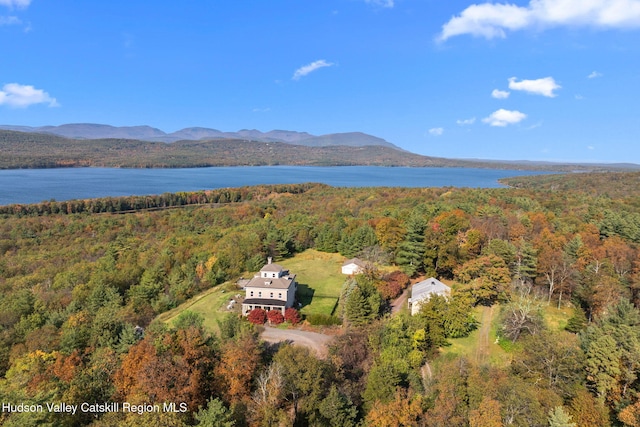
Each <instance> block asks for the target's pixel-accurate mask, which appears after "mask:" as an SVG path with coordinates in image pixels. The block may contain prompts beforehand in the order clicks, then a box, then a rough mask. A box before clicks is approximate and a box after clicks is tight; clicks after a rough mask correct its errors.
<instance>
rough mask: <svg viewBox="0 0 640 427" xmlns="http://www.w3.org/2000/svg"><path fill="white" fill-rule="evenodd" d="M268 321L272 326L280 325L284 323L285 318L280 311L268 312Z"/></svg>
mask: <svg viewBox="0 0 640 427" xmlns="http://www.w3.org/2000/svg"><path fill="white" fill-rule="evenodd" d="M267 319H269V323H271V324H272V325H279V324H280V323H282V322H284V316H283V315H282V312H281V311H280V310H271V311H268V312H267Z"/></svg>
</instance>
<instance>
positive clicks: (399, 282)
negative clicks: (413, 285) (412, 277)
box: [378, 271, 409, 299]
mask: <svg viewBox="0 0 640 427" xmlns="http://www.w3.org/2000/svg"><path fill="white" fill-rule="evenodd" d="M408 284H409V276H407V275H406V274H404V273H403V272H402V271H394V272H393V273H389V274H387V275H386V276H385V277H384V279H383V281H382V282H381V283H380V285H379V286H378V290H379V291H380V294H381V295H382V297H383V298H385V299H394V298H396V297H398V296H399V295H400V294H401V293H402V291H403V290H404V289H405V288H406V287H407V285H408Z"/></svg>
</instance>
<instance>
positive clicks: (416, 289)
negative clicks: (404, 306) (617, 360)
mask: <svg viewBox="0 0 640 427" xmlns="http://www.w3.org/2000/svg"><path fill="white" fill-rule="evenodd" d="M432 295H440V296H443V297H445V298H448V297H449V295H451V288H450V287H449V286H447V285H445V284H444V283H442V282H441V281H439V280H438V279H436V278H433V277H430V278H428V279H426V280H423V281H422V282H418V283H416V284H414V285H413V286H412V287H411V298H409V309H410V310H411V315H412V316H413V315H415V314H416V313H418V312H419V311H420V305H421V304H422V303H423V302H425V301H429V298H431V296H432Z"/></svg>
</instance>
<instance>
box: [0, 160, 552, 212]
mask: <svg viewBox="0 0 640 427" xmlns="http://www.w3.org/2000/svg"><path fill="white" fill-rule="evenodd" d="M539 173H540V172H531V171H516V170H494V169H469V168H404V167H397V168H390V167H376V166H339V167H312V166H261V167H255V166H254V167H249V166H247V167H244V166H242V167H213V168H195V169H193V168H192V169H112V168H63V169H20V170H2V171H0V205H8V204H12V203H38V202H42V201H45V200H51V199H55V200H58V201H62V200H71V199H89V198H95V197H107V196H130V195H146V194H160V193H167V192H169V193H173V192H178V191H197V190H205V189H213V188H225V187H242V186H245V185H258V184H295V183H303V182H321V183H324V184H328V185H331V186H335V187H378V186H385V187H445V186H452V187H479V188H496V187H502V185H501V184H500V183H498V179H500V178H506V177H510V176H518V175H534V174H539Z"/></svg>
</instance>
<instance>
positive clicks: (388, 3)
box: [364, 0, 394, 8]
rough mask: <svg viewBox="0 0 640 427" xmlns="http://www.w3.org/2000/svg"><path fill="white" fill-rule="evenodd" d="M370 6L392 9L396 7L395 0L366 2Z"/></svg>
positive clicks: (371, 0) (366, 0)
mask: <svg viewBox="0 0 640 427" xmlns="http://www.w3.org/2000/svg"><path fill="white" fill-rule="evenodd" d="M364 1H365V2H367V3H369V4H374V5H376V6H382V7H388V8H392V7H393V6H394V0H364Z"/></svg>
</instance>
